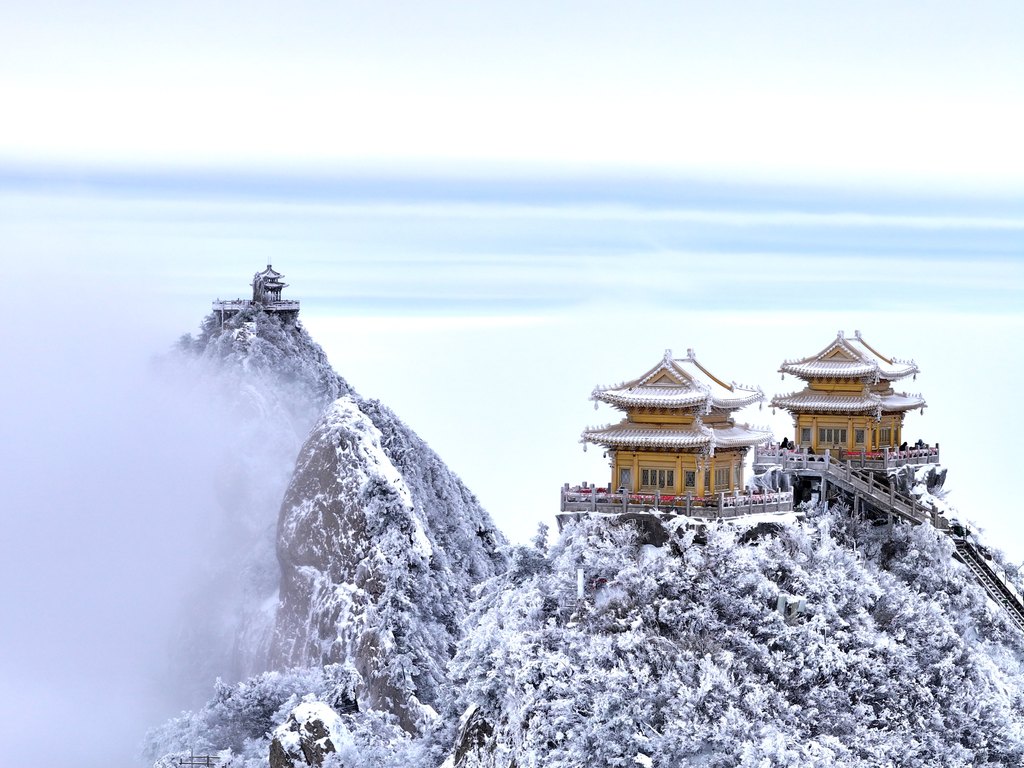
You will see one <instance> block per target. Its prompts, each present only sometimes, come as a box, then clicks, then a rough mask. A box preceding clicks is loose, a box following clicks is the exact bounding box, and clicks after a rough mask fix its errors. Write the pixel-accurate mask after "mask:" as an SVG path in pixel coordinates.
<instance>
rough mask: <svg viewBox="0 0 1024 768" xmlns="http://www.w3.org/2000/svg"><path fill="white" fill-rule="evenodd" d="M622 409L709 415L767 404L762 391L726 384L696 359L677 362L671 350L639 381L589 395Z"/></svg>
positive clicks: (689, 357) (598, 390) (732, 383)
mask: <svg viewBox="0 0 1024 768" xmlns="http://www.w3.org/2000/svg"><path fill="white" fill-rule="evenodd" d="M590 397H591V399H592V400H600V401H602V402H605V403H608V404H609V405H612V406H615V407H616V408H620V409H623V410H625V409H628V408H684V409H698V407H699V409H700V410H701V411H703V412H705V413H710V412H711V410H712V409H715V408H719V409H724V410H728V411H733V410H736V409H737V408H742V407H744V406H746V405H751V404H752V403H757V402H760V401H762V400H764V393H763V392H762V391H761V389H760V387H749V386H744V385H741V384H737V383H736V382H731V383H726V382H724V381H722V380H721V379H719V378H718V377H717V376H715V375H714V374H712V373H711V372H710V371H708V370H707V368H705V367H704V366H702V365H701V364H700V363H699V362H697V359H696V357H694V354H693V350H692V349H688V350H687V356H686V357H684V358H679V359H675V358H673V357H672V350H669V349H666V350H665V356H664V357H663V358H662V359H661V361H660V362H659V363H658V364H657V365H655V366H654V367H653V368H651V369H650V370H649V371H647V373H645V374H643V375H642V376H640V377H639V378H637V379H633V380H632V381H627V382H624V383H622V384H616V385H612V386H608V387H595V388H594V391H593V392H592V393H591V395H590Z"/></svg>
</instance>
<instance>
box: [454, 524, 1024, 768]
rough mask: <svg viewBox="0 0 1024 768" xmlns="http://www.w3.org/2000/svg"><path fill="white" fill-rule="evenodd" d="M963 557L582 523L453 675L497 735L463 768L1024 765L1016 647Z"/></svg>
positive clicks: (934, 537)
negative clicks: (658, 538)
mask: <svg viewBox="0 0 1024 768" xmlns="http://www.w3.org/2000/svg"><path fill="white" fill-rule="evenodd" d="M741 540H744V541H745V543H741ZM950 555H951V551H950V545H949V542H947V541H945V540H944V539H943V538H942V537H941V534H938V533H937V532H935V531H934V530H932V529H929V528H927V527H924V526H920V527H909V526H897V527H893V528H891V529H890V528H884V529H883V528H879V529H875V528H872V527H870V526H867V525H861V524H859V523H856V522H853V521H850V520H848V519H847V518H845V517H843V516H841V515H836V514H825V515H820V516H819V517H817V518H816V519H815V520H814V521H813V522H811V523H806V524H799V525H797V524H794V525H789V526H785V527H783V528H782V529H781V530H779V531H778V532H777V534H776V535H772V536H760V537H758V538H756V539H755V540H753V541H746V540H745V537H743V536H742V532H740V531H737V530H736V529H733V528H727V527H712V528H711V529H710V530H708V532H707V535H706V540H705V541H704V543H703V544H698V543H695V541H694V537H693V533H692V532H688V531H685V530H677V531H675V532H674V534H673V536H672V539H671V540H670V542H669V544H668V545H667V546H665V547H663V548H662V549H657V550H656V549H654V548H652V547H648V546H643V545H642V544H641V543H640V540H639V539H638V538H637V536H636V535H635V532H634V531H632V530H631V529H630V527H629V526H628V525H622V524H618V525H617V524H615V523H609V522H607V521H602V520H596V519H591V520H584V521H581V522H580V523H577V524H575V525H573V526H571V527H569V528H567V530H566V532H565V533H564V534H563V536H562V538H561V540H560V541H559V543H558V544H557V545H555V546H554V547H553V548H552V550H551V552H550V553H549V554H548V555H546V556H545V555H544V553H543V552H541V551H539V550H534V551H533V553H532V554H527V552H525V551H518V552H516V553H514V555H513V558H512V562H513V565H512V567H511V568H510V570H509V571H508V572H507V573H506V574H504V575H502V576H500V577H497V578H495V579H493V580H491V581H490V582H488V583H487V584H486V585H485V586H484V587H482V589H481V597H480V599H479V601H478V602H477V604H476V609H477V612H478V613H477V621H478V625H477V627H476V629H475V630H474V631H473V632H471V633H470V634H469V635H468V636H467V637H466V638H465V639H464V640H463V641H462V643H461V644H460V647H459V651H458V653H457V655H456V659H455V661H454V664H453V669H454V671H455V674H456V678H457V680H458V681H459V682H460V683H461V684H462V686H463V687H462V703H463V704H468V703H474V704H476V705H478V707H479V714H480V717H482V718H485V719H486V721H487V723H488V726H489V727H490V728H492V729H493V734H492V736H491V737H490V741H489V743H487V744H486V745H482V746H478V747H475V748H474V749H473V750H472V755H470V756H469V757H467V758H465V759H464V761H463V763H464V765H462V766H459V767H458V768H464V766H465V767H468V766H474V765H481V766H482V765H487V766H494V767H495V768H497V767H498V766H502V767H505V766H511V765H513V764H515V765H534V764H536V765H544V766H559V767H564V768H569V767H570V766H627V765H630V766H631V765H636V764H641V765H651V766H666V767H667V766H687V765H694V766H696V765H701V766H735V765H744V766H746V765H749V766H769V765H770V766H808V765H819V766H833V765H834V766H864V768H867V767H868V766H872V767H874V766H880V765H900V766H935V765H944V766H958V765H959V766H966V765H974V766H982V765H990V766H995V765H1017V764H1020V763H1021V761H1024V715H1022V710H1021V704H1022V690H1024V668H1022V659H1024V648H1022V646H1021V641H1020V635H1019V633H1015V634H1011V633H1014V632H1015V630H1013V629H1012V628H1011V627H1009V625H1008V623H1007V622H1006V620H1005V619H1000V617H999V616H998V615H993V614H992V613H991V611H990V609H989V606H988V604H987V600H986V598H985V596H984V593H982V592H981V591H980V590H979V589H978V588H977V587H976V586H975V585H974V584H973V583H972V582H971V580H970V577H969V576H968V575H967V572H966V570H965V569H963V568H962V567H960V566H959V565H957V564H956V563H955V562H953V561H952V559H951V557H950ZM524 566H525V567H524ZM577 568H583V569H584V572H585V574H586V582H587V584H588V591H587V594H586V595H585V597H584V599H583V600H582V601H581V602H579V603H578V604H577V603H576V602H575V601H574V600H572V599H568V600H567V599H566V596H570V598H571V597H572V596H574V595H575V589H576V570H577ZM595 579H596V580H598V581H599V583H600V586H599V587H597V588H593V587H592V586H591V585H592V584H593V582H594V580H595ZM780 593H787V594H789V595H798V596H800V597H802V598H804V599H805V601H806V611H805V612H804V613H802V614H799V615H797V616H796V617H795V618H792V619H790V620H789V621H787V620H786V617H784V616H783V615H782V614H780V613H779V612H778V611H777V610H776V608H777V603H778V597H779V595H780Z"/></svg>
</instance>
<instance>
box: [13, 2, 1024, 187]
mask: <svg viewBox="0 0 1024 768" xmlns="http://www.w3.org/2000/svg"><path fill="white" fill-rule="evenodd" d="M1021 39H1024V6H1022V5H1021V4H1020V3H1019V2H1016V1H1015V0H997V1H993V0H979V1H978V2H972V3H963V2H926V1H925V0H908V2H901V3H891V2H882V1H881V0H876V1H873V2H860V3H837V2H819V1H814V2H811V1H809V0H804V1H802V2H788V3H784V4H783V3H766V2H756V1H754V0H748V1H744V2H645V3H631V4H628V5H625V4H622V3H604V2H596V3H595V2H559V3H548V2H543V3H542V2H482V3H474V4H467V3H459V2H447V1H445V2H431V3H414V2H384V3H363V2H352V1H349V2H331V3H328V2H295V3H274V2H263V3H257V4H253V3H241V2H237V0H234V1H232V2H223V3H204V2H197V1H196V0H189V1H187V2H178V3H166V2H155V3H154V2H151V3H143V4H139V3H129V2H123V1H118V2H111V1H109V0H108V1H107V2H94V3H88V4H79V3H67V2H38V3H8V4H6V5H5V6H4V7H3V9H2V10H0V103H3V104H4V114H5V119H4V121H3V125H2V126H0V156H7V157H8V158H9V159H22V158H30V159H35V160H58V161H72V162H74V161H82V160H90V161H99V162H118V163H125V164H139V163H153V162H156V163H162V164H180V163H184V162H190V163H196V164H200V165H208V164H214V165H225V164H234V165H241V166H243V167H251V166H252V165H254V164H256V165H277V166H294V165H295V164H299V163H301V164H304V165H306V166H309V167H316V168H320V167H324V166H325V165H326V166H330V167H333V168H335V169H337V168H349V167H351V166H352V165H370V166H374V165H379V164H386V165H397V166H401V167H405V166H408V165H409V164H410V163H418V164H421V165H423V166H425V167H429V168H435V169H437V168H441V169H448V168H450V167H451V166H452V165H453V164H455V165H459V166H464V167H472V166H479V165H481V164H484V165H492V166H500V167H504V168H512V169H516V170H522V169H523V168H533V169H537V168H545V167H547V168H550V167H573V168H580V167H582V168H591V167H595V166H596V167H605V168H609V167H610V168H623V167H640V168H645V169H656V170H669V171H672V172H681V171H683V172H691V173H693V172H700V173H711V174H716V175H720V174H726V173H727V174H731V175H733V176H738V177H742V178H750V177H758V176H760V177H764V176H769V177H778V176H780V175H781V177H782V178H787V179H794V178H814V179H819V180H821V179H835V178H845V179H852V178H866V179H870V180H873V181H876V182H882V183H884V184H886V185H890V184H894V183H895V184H903V183H908V182H915V183H922V182H926V183H935V182H941V183H943V184H947V185H952V186H955V187H963V186H964V185H983V186H984V185H1004V186H1005V185H1010V186H1015V187H1016V188H1017V189H1019V188H1020V186H1021V184H1022V182H1024V156H1022V153H1021V152H1019V141H1018V137H1019V136H1021V135H1024V57H1022V56H1021V55H1020V40H1021Z"/></svg>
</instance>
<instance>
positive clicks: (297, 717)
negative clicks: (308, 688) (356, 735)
mask: <svg viewBox="0 0 1024 768" xmlns="http://www.w3.org/2000/svg"><path fill="white" fill-rule="evenodd" d="M351 746H352V735H351V734H350V733H349V732H348V730H347V729H346V728H345V726H344V725H343V724H342V722H341V718H340V717H338V715H337V714H336V713H335V712H334V710H333V709H331V708H330V707H329V706H327V705H326V704H324V703H323V702H319V701H315V700H313V697H312V696H307V697H306V699H305V700H303V702H302V703H301V704H299V706H297V707H296V708H295V709H293V710H292V711H291V712H290V713H289V715H288V718H287V719H286V720H285V721H284V722H283V723H281V725H279V726H278V727H277V728H275V729H274V738H273V740H272V741H271V742H270V768H304V767H305V766H312V768H319V766H321V765H323V762H324V758H325V757H327V755H328V754H330V753H332V752H338V751H339V750H340V749H343V748H345V747H351Z"/></svg>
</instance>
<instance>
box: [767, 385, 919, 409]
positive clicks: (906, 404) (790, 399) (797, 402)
mask: <svg viewBox="0 0 1024 768" xmlns="http://www.w3.org/2000/svg"><path fill="white" fill-rule="evenodd" d="M771 405H772V407H773V408H784V409H786V410H787V411H800V412H806V413H821V412H825V413H873V412H882V413H893V412H897V411H911V410H914V409H915V408H922V407H924V405H925V401H924V398H923V397H921V396H920V395H908V394H905V393H892V394H886V395H878V394H875V393H873V392H867V393H864V394H861V395H836V394H831V393H829V392H819V391H817V390H814V389H810V388H807V389H804V390H803V391H801V392H792V393H790V394H788V395H776V396H775V397H773V398H772V403H771Z"/></svg>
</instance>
